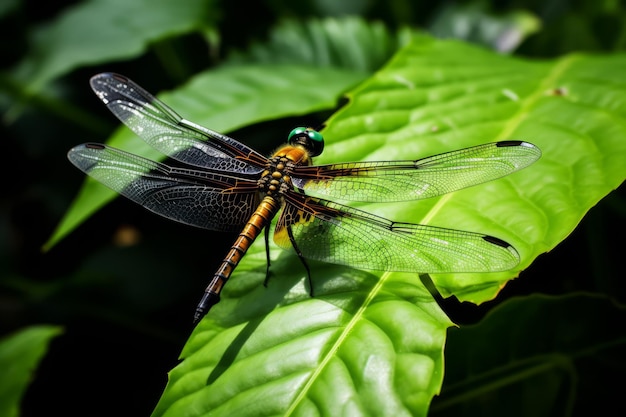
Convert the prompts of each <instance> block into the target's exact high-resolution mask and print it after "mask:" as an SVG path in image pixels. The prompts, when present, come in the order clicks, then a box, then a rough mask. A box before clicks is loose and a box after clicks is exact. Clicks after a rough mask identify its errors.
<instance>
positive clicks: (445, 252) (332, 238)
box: [274, 194, 519, 273]
mask: <svg viewBox="0 0 626 417" xmlns="http://www.w3.org/2000/svg"><path fill="white" fill-rule="evenodd" d="M288 227H291V229H292V234H293V237H294V239H295V242H296V245H297V246H298V249H299V250H300V251H301V252H302V254H303V256H304V257H305V258H310V259H316V260H320V261H324V262H330V263H335V264H341V265H350V266H353V267H355V268H362V269H370V270H380V271H406V272H416V273H445V272H495V271H505V270H509V269H512V268H514V267H515V266H516V265H517V264H518V263H519V255H518V254H517V252H516V251H515V249H514V248H513V247H512V246H511V245H509V244H508V243H506V242H504V241H502V240H500V239H498V238H495V237H492V236H488V235H484V234H479V233H471V232H464V231H460V230H453V229H444V228H438V227H432V226H426V225H419V224H411V223H396V222H392V221H390V220H387V219H384V218H382V217H378V216H374V215H372V214H369V213H366V212H364V211H361V210H356V209H354V208H350V207H346V206H343V205H341V204H337V203H333V202H330V201H326V200H320V199H317V198H312V197H306V196H302V195H296V194H293V195H289V196H288V197H287V200H286V205H285V208H284V210H283V213H282V215H281V217H280V218H279V221H278V224H277V225H276V230H275V232H274V240H275V242H276V244H278V245H279V246H281V247H284V248H288V247H290V246H291V241H290V238H289V234H288V233H287V228H288Z"/></svg>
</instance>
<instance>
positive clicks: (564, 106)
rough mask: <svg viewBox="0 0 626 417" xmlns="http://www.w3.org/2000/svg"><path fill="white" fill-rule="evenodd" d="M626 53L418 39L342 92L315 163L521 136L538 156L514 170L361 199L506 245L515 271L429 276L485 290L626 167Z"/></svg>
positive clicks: (477, 292)
mask: <svg viewBox="0 0 626 417" xmlns="http://www.w3.org/2000/svg"><path fill="white" fill-rule="evenodd" d="M625 64H626V55H623V54H622V55H614V56H586V55H582V54H579V55H569V56H565V57H563V58H560V59H558V60H552V61H531V60H525V59H521V58H512V57H506V56H501V55H497V54H495V53H492V52H490V51H487V50H485V49H481V48H479V47H476V46H471V45H468V44H464V43H460V42H455V41H446V42H443V41H435V40H432V39H428V38H424V39H422V40H421V41H419V42H414V43H413V44H411V45H410V46H409V47H407V48H406V49H405V50H404V51H403V52H402V53H399V54H398V55H397V56H396V58H395V59H394V60H393V62H391V63H390V64H389V65H388V66H387V67H386V68H385V70H384V71H381V72H379V73H378V74H377V75H376V76H375V77H374V78H372V79H370V80H368V82H366V83H364V84H362V85H361V86H360V87H359V88H358V89H357V90H356V91H354V92H353V93H351V98H352V101H351V103H350V105H349V106H347V107H345V108H344V109H342V111H340V112H338V113H337V114H336V115H335V116H334V117H333V118H331V120H329V122H328V123H327V125H328V129H327V130H326V131H325V132H324V133H325V136H326V140H327V142H328V143H329V145H328V146H327V147H326V149H325V152H324V155H322V157H320V158H318V159H317V162H337V161H347V160H394V159H407V158H411V159H412V158H417V157H421V156H427V155H433V154H438V153H441V152H445V151H449V150H453V149H460V148H464V147H468V146H472V145H477V144H480V143H485V142H491V141H498V140H508V139H514V140H525V141H528V142H532V143H534V144H535V145H537V146H538V147H539V148H540V149H541V150H542V152H543V156H542V158H541V159H540V160H539V161H538V162H537V163H535V164H534V165H532V166H530V167H529V168H526V169H525V170H523V171H521V172H519V173H515V174H513V175H510V176H508V177H506V178H502V179H500V180H497V181H492V182H490V183H487V184H483V185H480V186H476V187H472V188H470V189H466V190H462V191H459V192H456V193H452V194H448V195H445V196H442V197H439V198H435V199H429V200H425V201H420V202H415V203H402V204H393V205H392V204H387V205H384V207H381V205H369V206H365V207H366V209H367V210H369V211H375V212H376V213H378V214H381V215H384V216H385V217H388V218H391V219H394V220H397V221H409V222H416V223H429V224H433V225H437V226H442V227H451V228H455V229H463V230H470V231H476V232H481V233H486V234H490V235H493V236H496V237H499V238H501V239H504V240H505V241H507V242H509V243H511V244H513V246H514V247H515V248H517V250H518V251H519V252H520V255H521V257H522V262H521V263H520V265H519V267H518V268H517V271H510V272H508V273H494V274H460V275H458V274H457V275H438V276H433V279H434V281H435V283H436V284H437V286H438V288H439V289H440V291H442V293H443V294H444V295H446V296H448V295H451V294H454V295H455V296H457V297H458V298H460V299H462V300H466V301H472V302H483V301H485V300H488V299H491V298H493V297H494V296H495V295H496V294H497V292H498V291H499V290H500V288H501V287H502V286H503V285H504V283H505V282H506V281H507V280H509V279H511V278H513V277H514V276H515V275H516V273H517V272H518V271H521V270H523V269H524V268H526V267H527V266H528V265H530V263H531V262H532V260H533V259H534V258H536V257H537V256H539V255H540V254H542V253H544V252H547V251H549V250H550V249H552V248H554V247H555V246H556V245H557V244H558V243H559V242H560V241H562V240H563V239H564V238H565V237H566V236H567V235H569V234H570V233H571V232H572V230H574V228H575V227H576V225H577V224H578V222H579V221H580V220H581V219H582V217H583V216H584V215H585V213H586V212H587V211H588V210H589V209H590V208H591V207H593V206H594V205H595V204H596V203H597V202H598V201H599V200H600V199H602V198H603V197H604V196H605V195H607V194H608V193H609V192H610V191H612V190H613V189H615V188H617V187H618V186H619V185H620V184H621V183H622V182H623V181H624V178H625V177H626V141H624V137H626V123H625V122H624V120H625V118H626V104H625V101H624V99H623V94H624V93H625V92H626V83H624V82H623V80H622V77H621V73H620V71H618V70H617V68H620V66H622V65H625Z"/></svg>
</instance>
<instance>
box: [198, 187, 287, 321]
mask: <svg viewBox="0 0 626 417" xmlns="http://www.w3.org/2000/svg"><path fill="white" fill-rule="evenodd" d="M279 208H280V205H279V202H278V201H277V200H276V199H275V198H273V197H271V196H266V197H265V198H263V200H261V203H260V204H259V206H258V207H257V209H256V210H255V211H254V213H252V216H250V220H248V222H247V223H246V225H245V226H244V228H243V230H242V231H241V233H240V234H239V236H238V237H237V239H236V240H235V242H234V243H233V245H232V246H231V248H230V250H229V251H228V253H227V254H226V256H225V257H224V260H223V261H222V263H221V264H220V266H219V268H218V269H217V271H216V272H215V275H214V276H213V279H212V280H211V282H210V283H209V285H208V286H207V287H206V289H205V290H204V296H203V297H202V299H201V300H200V302H199V303H198V306H197V307H196V313H195V316H194V322H197V321H198V320H200V319H201V318H202V317H203V316H204V315H205V314H206V313H208V312H209V310H210V309H211V307H213V306H214V305H215V304H217V303H218V302H219V300H220V292H221V291H222V288H223V287H224V284H226V281H228V279H229V278H230V276H231V275H232V273H233V271H234V270H235V268H236V267H237V265H238V264H239V262H240V261H241V259H242V258H243V256H244V255H245V253H246V252H247V251H248V248H249V247H250V246H251V245H252V243H253V242H254V241H255V240H256V238H257V237H258V236H259V235H260V234H261V231H262V230H263V228H264V227H266V226H267V225H269V223H270V222H271V221H272V219H273V218H274V216H275V215H276V213H278V210H279Z"/></svg>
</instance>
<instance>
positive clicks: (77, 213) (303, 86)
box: [44, 64, 363, 249]
mask: <svg viewBox="0 0 626 417" xmlns="http://www.w3.org/2000/svg"><path fill="white" fill-rule="evenodd" d="M362 78H363V74H362V73H360V72H355V71H349V70H342V69H333V68H311V67H307V66H289V65H254V64H250V65H241V66H229V67H222V68H219V69H217V70H213V71H207V72H204V73H202V74H199V75H198V76H196V77H194V78H192V79H191V80H190V81H189V82H188V83H187V84H185V85H184V86H183V87H181V88H179V89H178V90H176V91H173V92H170V93H168V94H163V95H160V96H159V98H161V99H162V100H163V101H165V103H167V104H168V105H170V106H171V107H172V108H173V109H175V111H176V112H178V113H179V114H180V115H181V116H182V117H184V118H185V119H188V120H192V121H193V122H195V123H198V124H201V125H204V126H211V128H212V129H214V130H217V131H221V132H227V131H229V130H233V129H236V128H239V127H242V126H246V125H248V124H252V123H255V122H260V121H264V120H271V119H275V118H280V117H286V116H293V115H302V114H306V113H310V112H315V111H318V110H323V109H330V108H332V107H333V106H334V105H335V102H336V99H337V98H338V97H339V96H340V94H341V93H342V92H343V91H345V90H346V89H348V88H349V87H350V86H353V85H355V84H356V83H358V82H359V81H360V80H361V79H362ZM86 88H88V87H86ZM294 92H297V94H294ZM103 111H105V108H104V106H103ZM111 117H113V116H111ZM284 140H285V139H284V138H278V139H277V143H280V142H281V141H284ZM107 143H108V144H110V145H111V146H115V147H118V148H122V149H124V150H126V151H129V152H133V153H136V154H138V155H143V156H145V157H148V158H151V159H163V158H164V156H163V155H161V154H159V153H158V152H157V151H156V150H155V149H153V148H150V147H149V146H148V145H147V144H146V143H145V142H143V141H142V140H141V139H139V138H138V137H137V136H135V135H134V134H133V133H132V132H131V131H130V130H128V129H126V128H123V129H120V130H118V131H117V132H116V134H114V135H113V137H111V138H110V140H108V141H107ZM116 196H117V194H116V193H115V192H114V191H111V190H110V189H108V188H106V187H104V186H102V185H100V184H97V183H96V182H95V181H94V180H91V179H88V180H87V181H86V182H85V185H84V187H83V188H82V189H81V191H80V194H79V195H78V197H77V198H76V199H75V201H74V203H73V204H72V207H71V208H70V209H69V210H68V211H67V213H66V214H65V217H64V218H63V220H62V221H61V223H60V224H59V226H58V227H57V229H56V231H55V232H54V234H53V235H52V237H51V238H50V239H49V241H48V242H46V244H45V246H44V248H45V249H49V248H51V247H52V246H53V245H54V244H56V243H57V242H58V241H59V240H61V239H62V238H63V237H64V236H65V235H67V234H68V233H69V232H71V231H72V230H74V228H76V227H77V226H78V225H79V224H81V223H82V222H83V221H84V220H85V219H86V218H88V217H89V216H90V215H92V214H93V213H94V212H95V211H96V210H98V209H99V208H100V207H102V206H103V205H105V204H106V203H108V202H109V201H111V200H112V199H113V198H115V197H116Z"/></svg>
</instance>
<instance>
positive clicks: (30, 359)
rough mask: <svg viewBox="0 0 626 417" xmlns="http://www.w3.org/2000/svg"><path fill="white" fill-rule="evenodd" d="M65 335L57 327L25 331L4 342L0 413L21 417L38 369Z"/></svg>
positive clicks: (0, 348)
mask: <svg viewBox="0 0 626 417" xmlns="http://www.w3.org/2000/svg"><path fill="white" fill-rule="evenodd" d="M59 333H61V329H60V328H59V327H56V326H37V327H30V328H27V329H23V330H21V331H19V332H17V333H15V334H12V335H10V336H5V337H4V338H3V339H2V340H0V366H1V367H2V372H3V377H2V378H1V379H0V414H2V415H3V416H6V417H17V416H19V415H21V414H20V407H19V404H20V400H21V399H22V396H23V395H24V391H25V390H26V387H27V386H28V384H29V383H30V382H31V380H32V377H33V374H34V371H35V368H36V367H37V364H38V363H39V361H40V360H41V358H42V356H43V355H44V354H45V353H46V351H47V348H48V344H49V343H50V341H51V339H52V338H53V337H56V336H58V335H59Z"/></svg>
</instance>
